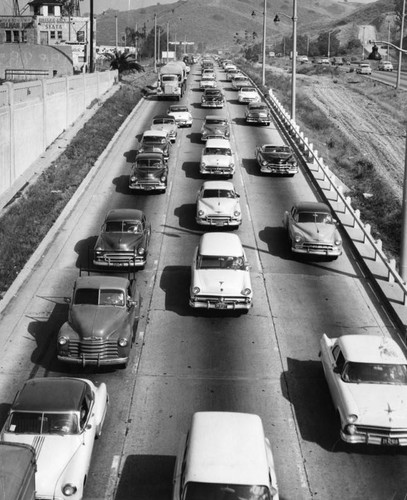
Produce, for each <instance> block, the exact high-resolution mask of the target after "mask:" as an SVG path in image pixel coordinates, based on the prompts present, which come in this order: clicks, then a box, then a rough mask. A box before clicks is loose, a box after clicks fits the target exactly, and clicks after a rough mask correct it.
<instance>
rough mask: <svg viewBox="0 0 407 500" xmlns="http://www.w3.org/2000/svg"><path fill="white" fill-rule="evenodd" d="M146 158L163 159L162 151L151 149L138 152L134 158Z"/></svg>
mask: <svg viewBox="0 0 407 500" xmlns="http://www.w3.org/2000/svg"><path fill="white" fill-rule="evenodd" d="M148 158H154V159H158V158H159V159H160V160H161V159H163V158H164V153H162V152H161V151H158V152H157V151H151V152H146V153H138V154H137V156H136V160H135V161H137V160H142V159H148Z"/></svg>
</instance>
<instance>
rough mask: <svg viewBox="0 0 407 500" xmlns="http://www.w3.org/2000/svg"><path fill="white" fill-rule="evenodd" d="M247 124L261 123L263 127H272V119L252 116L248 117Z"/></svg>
mask: <svg viewBox="0 0 407 500" xmlns="http://www.w3.org/2000/svg"><path fill="white" fill-rule="evenodd" d="M246 122H247V123H260V124H261V125H270V123H271V119H270V118H253V117H251V116H246Z"/></svg>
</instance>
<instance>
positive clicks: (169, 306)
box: [160, 266, 191, 316]
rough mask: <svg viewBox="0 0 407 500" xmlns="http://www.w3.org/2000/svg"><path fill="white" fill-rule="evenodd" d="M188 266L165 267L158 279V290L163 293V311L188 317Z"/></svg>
mask: <svg viewBox="0 0 407 500" xmlns="http://www.w3.org/2000/svg"><path fill="white" fill-rule="evenodd" d="M190 282H191V270H190V266H166V267H165V268H164V269H163V272H162V274H161V279H160V288H161V290H163V291H164V293H165V310H166V311H173V312H175V313H177V314H179V315H180V316H190V315H191V309H190V307H189V305H188V301H189V285H190Z"/></svg>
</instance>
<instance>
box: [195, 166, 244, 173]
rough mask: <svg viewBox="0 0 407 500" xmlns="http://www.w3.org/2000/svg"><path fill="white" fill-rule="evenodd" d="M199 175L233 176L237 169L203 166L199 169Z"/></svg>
mask: <svg viewBox="0 0 407 500" xmlns="http://www.w3.org/2000/svg"><path fill="white" fill-rule="evenodd" d="M199 173H201V174H203V175H233V174H234V173H235V168H234V167H233V168H231V167H217V166H210V165H206V166H205V167H202V166H201V167H200V168H199Z"/></svg>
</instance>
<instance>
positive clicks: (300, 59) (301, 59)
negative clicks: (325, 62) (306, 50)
mask: <svg viewBox="0 0 407 500" xmlns="http://www.w3.org/2000/svg"><path fill="white" fill-rule="evenodd" d="M297 61H298V62H300V63H307V62H309V59H308V56H297Z"/></svg>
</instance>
